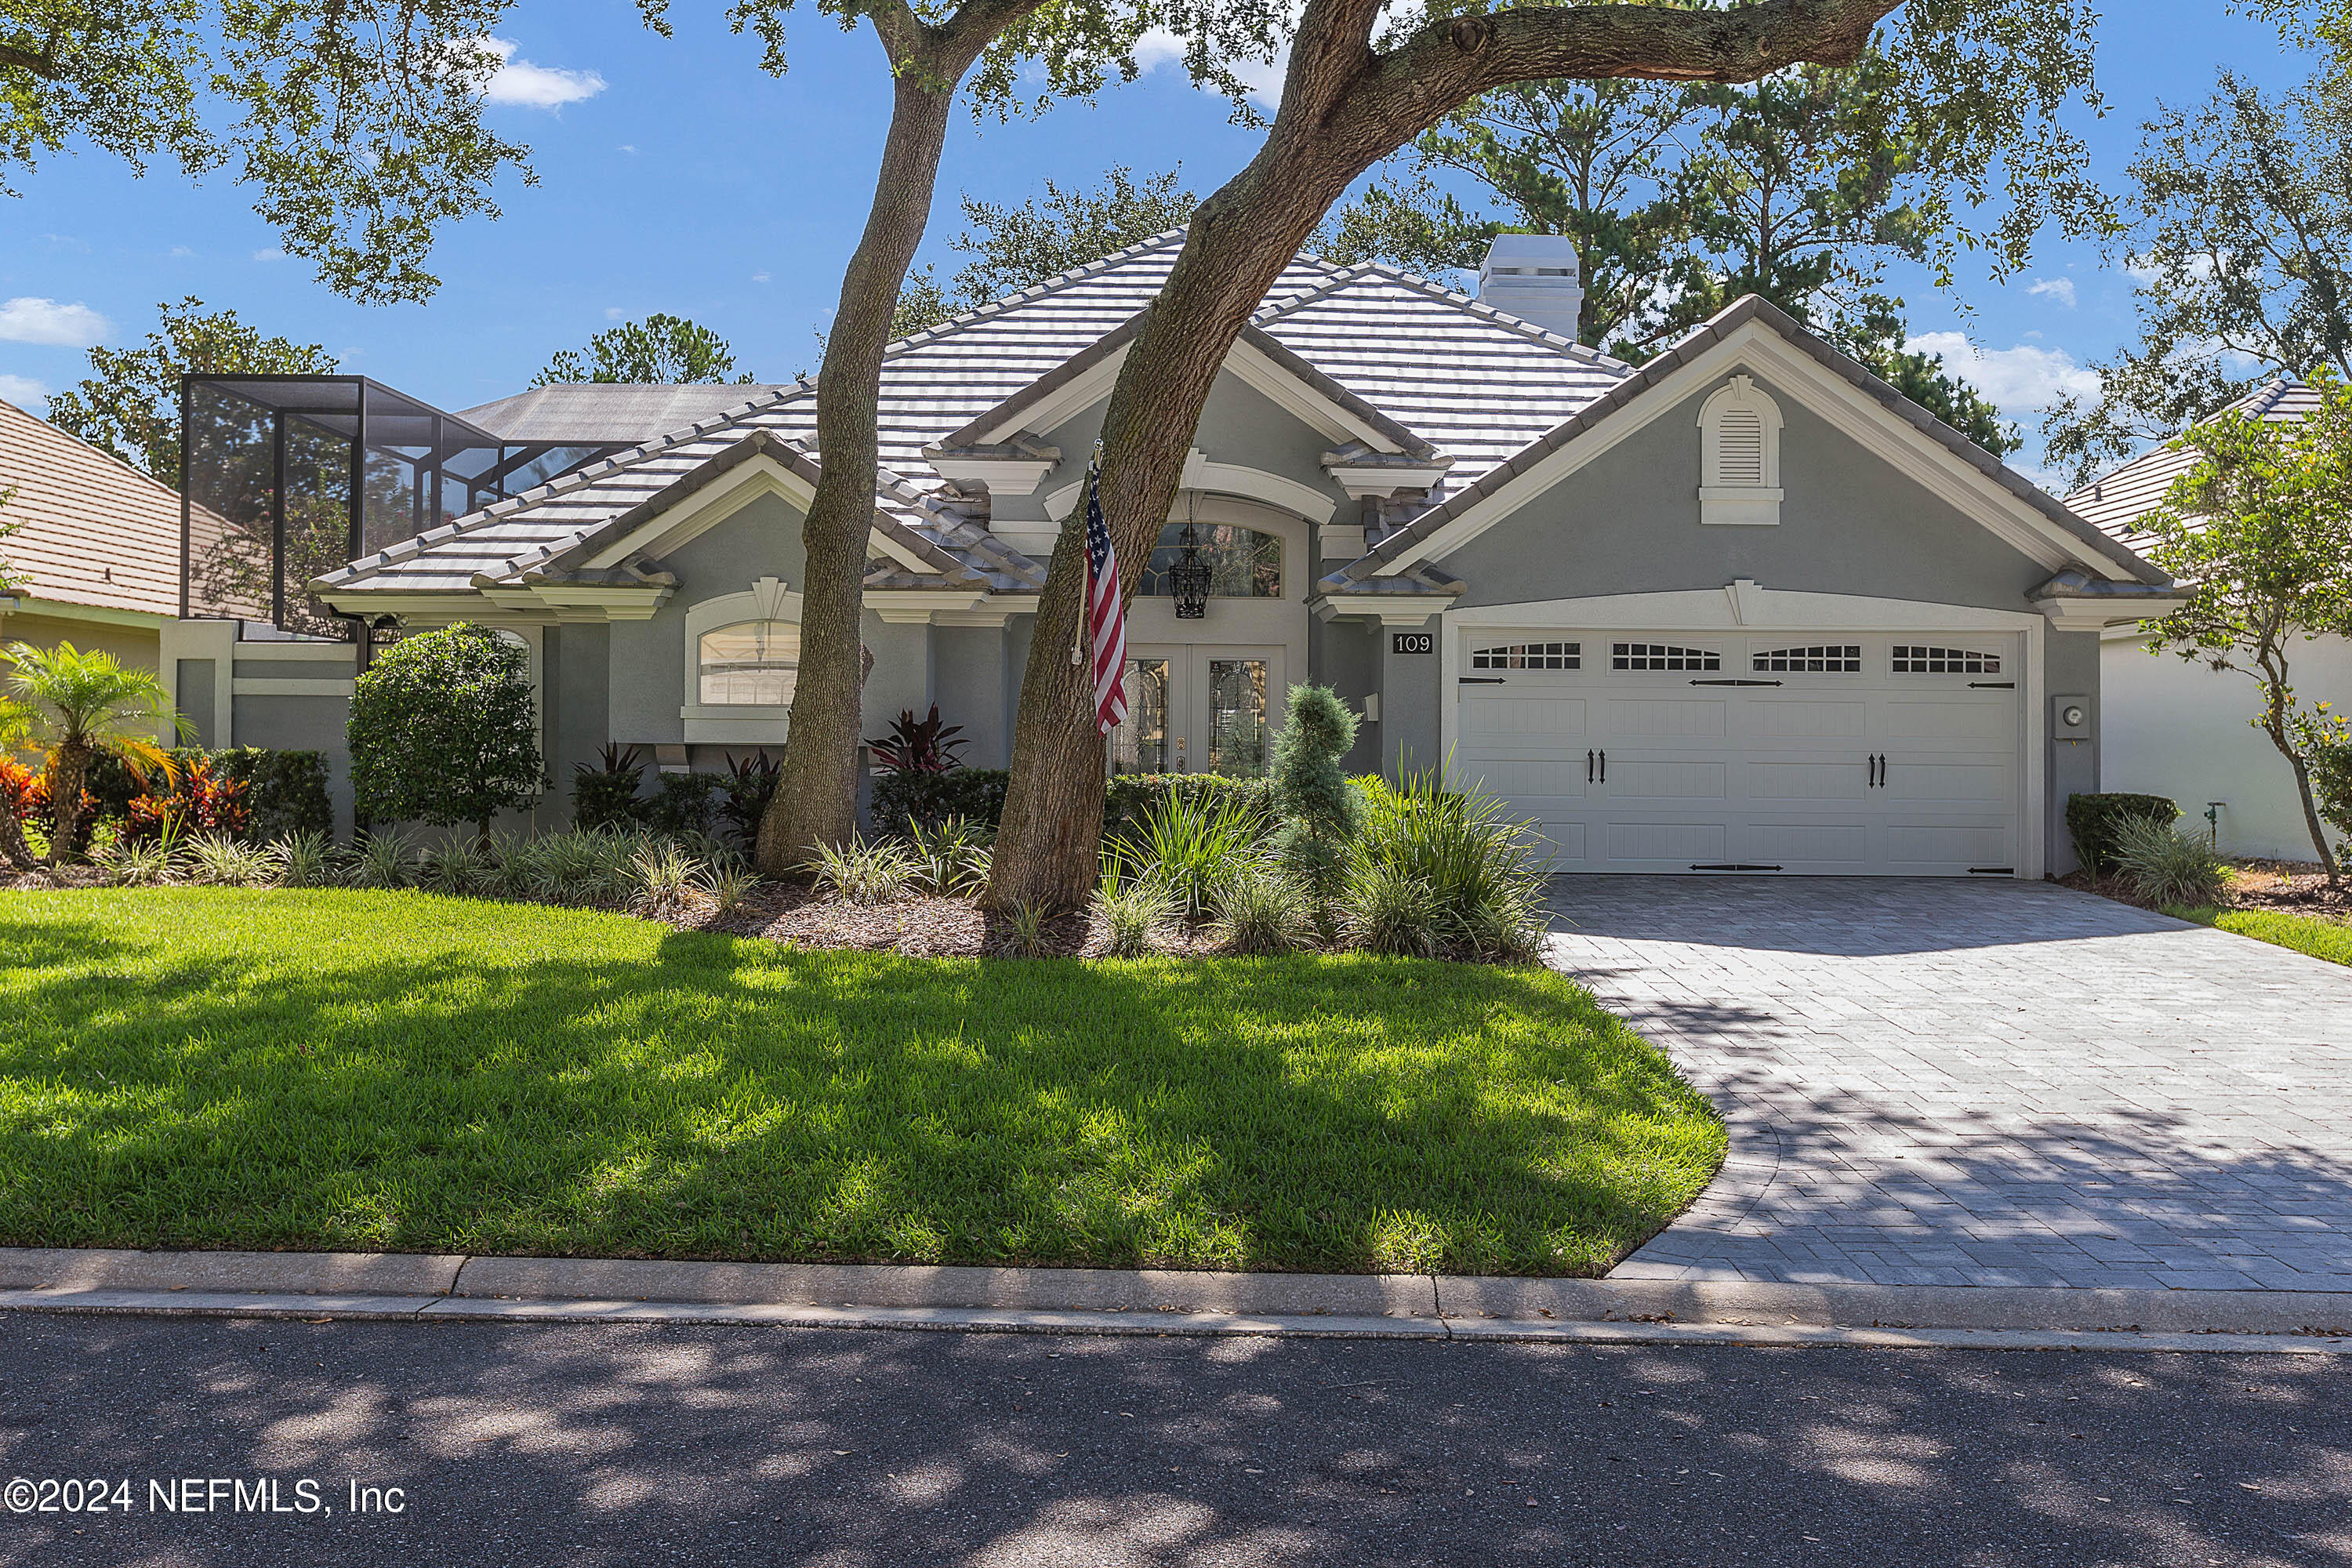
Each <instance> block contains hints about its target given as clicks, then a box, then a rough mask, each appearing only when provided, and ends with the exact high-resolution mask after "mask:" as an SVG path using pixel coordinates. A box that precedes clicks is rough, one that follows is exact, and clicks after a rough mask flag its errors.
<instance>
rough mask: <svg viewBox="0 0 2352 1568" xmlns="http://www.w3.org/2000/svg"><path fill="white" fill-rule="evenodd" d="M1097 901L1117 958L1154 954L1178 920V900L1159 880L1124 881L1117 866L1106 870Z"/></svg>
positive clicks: (1114, 955)
mask: <svg viewBox="0 0 2352 1568" xmlns="http://www.w3.org/2000/svg"><path fill="white" fill-rule="evenodd" d="M1095 898H1096V900H1097V902H1098V903H1099V904H1100V905H1101V906H1102V915H1103V924H1104V926H1105V927H1106V928H1108V931H1109V934H1110V951H1111V956H1112V957H1114V958H1140V957H1142V956H1143V955H1144V954H1145V953H1147V952H1150V951H1151V949H1152V945H1153V943H1154V942H1156V941H1157V940H1158V938H1159V936H1160V933H1161V931H1164V930H1165V929H1166V928H1167V926H1168V922H1169V921H1172V920H1174V919H1175V918H1176V904H1175V900H1172V899H1171V898H1170V897H1169V896H1168V889H1167V886H1166V885H1165V884H1164V883H1162V882H1161V881H1160V879H1159V878H1157V877H1129V878H1126V879H1122V878H1121V877H1120V876H1119V874H1118V867H1116V866H1108V867H1106V868H1104V871H1103V879H1102V886H1101V888H1100V889H1098V890H1097V892H1096V894H1095Z"/></svg>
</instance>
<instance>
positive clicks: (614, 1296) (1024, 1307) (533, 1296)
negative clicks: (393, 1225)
mask: <svg viewBox="0 0 2352 1568" xmlns="http://www.w3.org/2000/svg"><path fill="white" fill-rule="evenodd" d="M133 1300H136V1301H138V1302H140V1303H142V1305H137V1306H131V1305H128V1304H119V1303H129V1302H131V1301H133ZM197 1300H205V1301H208V1302H213V1301H243V1302H247V1303H253V1302H270V1303H278V1302H281V1301H282V1302H284V1303H286V1305H285V1306H284V1307H283V1310H287V1311H295V1310H298V1309H299V1310H301V1311H308V1312H312V1313H318V1312H331V1313H333V1314H335V1315H340V1316H356V1315H364V1314H366V1313H370V1312H381V1313H388V1314H390V1315H394V1316H413V1315H416V1314H418V1313H420V1312H427V1313H429V1315H434V1316H530V1315H537V1316H541V1317H547V1316H562V1317H565V1318H566V1319H567V1320H570V1321H585V1320H588V1319H594V1318H601V1319H605V1320H611V1319H613V1318H614V1316H615V1314H624V1313H627V1312H631V1311H640V1310H641V1311H642V1313H649V1314H655V1315H667V1316H668V1317H670V1318H672V1319H677V1318H678V1317H680V1316H681V1315H687V1316H691V1315H692V1314H693V1313H695V1312H698V1311H702V1310H716V1311H722V1312H726V1313H730V1314H735V1316H733V1317H730V1318H729V1319H727V1320H726V1321H774V1322H795V1323H801V1322H805V1323H808V1324H811V1325H814V1324H818V1323H832V1322H838V1321H846V1320H845V1319H844V1318H842V1317H840V1316H839V1315H841V1314H846V1315H848V1318H851V1319H855V1321H856V1323H857V1324H859V1325H861V1326H893V1325H897V1326H956V1327H964V1328H982V1327H987V1326H990V1325H991V1324H996V1325H1000V1326H1003V1325H1012V1324H1013V1323H1014V1322H1015V1321H1016V1320H1017V1321H1018V1322H1019V1323H1020V1324H1022V1325H1034V1326H1037V1327H1040V1328H1043V1327H1045V1326H1048V1325H1049V1324H1050V1323H1068V1324H1076V1323H1079V1322H1081V1321H1084V1322H1085V1323H1087V1324H1088V1325H1093V1324H1095V1323H1096V1321H1097V1320H1102V1321H1106V1322H1110V1323H1116V1324H1119V1325H1126V1326H1122V1327H1120V1328H1119V1329H1118V1331H1125V1332H1143V1333H1166V1332H1171V1331H1190V1330H1177V1329H1171V1327H1169V1325H1170V1324H1171V1322H1174V1321H1177V1320H1186V1321H1190V1320H1202V1321H1208V1320H1215V1321H1217V1322H1218V1323H1221V1324H1225V1325H1229V1326H1227V1327H1223V1328H1219V1329H1217V1330H1216V1331H1219V1332H1263V1331H1280V1332H1307V1331H1309V1329H1307V1328H1306V1327H1291V1326H1289V1325H1311V1324H1326V1325H1332V1326H1333V1327H1332V1329H1331V1331H1345V1332H1349V1333H1362V1332H1370V1331H1373V1326H1377V1327H1378V1329H1379V1331H1381V1332H1383V1333H1394V1334H1400V1335H1405V1336H1410V1337H1420V1338H1428V1337H1433V1336H1448V1335H1450V1336H1452V1337H1456V1338H1497V1337H1506V1338H1507V1337H1525V1336H1533V1337H1538V1338H1560V1337H1576V1336H1573V1335H1570V1334H1569V1333H1568V1331H1570V1330H1577V1331H1599V1330H1606V1331H1608V1332H1609V1334H1610V1335H1611V1336H1614V1337H1616V1338H1619V1339H1622V1336H1624V1335H1626V1334H1629V1333H1643V1332H1650V1331H1657V1332H1660V1333H1664V1334H1665V1337H1664V1338H1663V1339H1659V1340H1656V1341H1655V1342H1685V1339H1686V1336H1687V1333H1688V1331H1693V1330H1696V1329H1702V1328H1703V1329H1707V1330H1710V1331H1719V1332H1722V1333H1726V1334H1728V1333H1729V1332H1730V1331H1735V1330H1738V1331H1759V1332H1760V1331H1766V1330H1770V1331H1774V1332H1776V1333H1777V1332H1780V1331H1810V1330H1829V1331H1837V1332H1839V1333H1843V1334H1849V1335H1850V1334H1853V1333H1859V1332H1864V1331H1885V1332H1895V1333H1898V1334H1914V1335H1916V1334H1919V1333H1942V1332H1967V1333H1974V1334H1983V1333H2028V1334H2042V1335H2047V1334H2053V1333H2057V1334H2072V1335H2074V1336H2077V1337H2080V1336H2082V1335H2084V1334H2091V1335H2095V1336H2096V1337H2097V1338H2098V1339H2099V1340H2100V1341H2101V1342H2112V1341H2113V1340H2114V1339H2115V1337H2116V1336H2117V1335H2119V1334H2124V1333H2131V1334H2137V1335H2142V1336H2161V1335H2189V1336H2195V1337H2199V1338H2203V1337H2207V1336H2212V1335H2216V1334H2221V1335H2234V1336H2245V1335H2253V1336H2258V1337H2261V1336H2271V1337H2275V1336H2287V1337H2288V1338H2290V1339H2293V1340H2295V1341H2299V1342H2305V1343H2309V1342H2311V1341H2313V1340H2314V1339H2315V1338H2317V1337H2320V1336H2326V1335H2352V1292H2346V1291H2273V1290H2158V1289H2148V1290H2116V1289H2056V1288H2050V1287H2042V1286H2030V1287H2011V1286H1984V1287H1949V1286H1900V1285H1845V1284H1819V1285H1788V1284H1751V1283H1745V1282H1741V1281H1737V1280H1728V1281H1685V1280H1656V1279H1487V1278H1471V1277H1462V1276H1454V1275H1427V1274H1391V1275H1353V1274H1337V1275H1329V1274H1241V1273H1215V1272H1209V1271H1205V1270H1204V1271H1197V1272H1196V1271H1187V1270H1177V1269H1113V1268H1101V1269H1096V1268H929V1267H923V1266H917V1265H900V1264H800V1263H695V1262H667V1261H662V1260H658V1259H638V1258H478V1257H467V1256H463V1255H459V1254H409V1253H317V1252H161V1251H135V1250H127V1249H100V1248H86V1249H85V1248H73V1247H0V1306H15V1307H36V1306H38V1307H45V1308H48V1309H53V1310H54V1309H58V1308H61V1307H64V1306H66V1305H67V1304H68V1303H76V1302H78V1303H82V1304H83V1305H82V1306H81V1307H80V1308H79V1309H78V1310H121V1311H134V1310H136V1311H153V1310H173V1306H174V1302H175V1301H177V1302H179V1303H182V1304H185V1303H190V1302H194V1301H197ZM101 1303H104V1304H105V1305H103V1306H101ZM205 1310H227V1309H226V1308H221V1307H214V1308H207V1309H205ZM255 1310H260V1309H258V1308H257V1309H255ZM269 1310H280V1309H279V1308H278V1307H277V1306H272V1307H270V1308H269ZM907 1314H914V1315H916V1317H907V1316H906V1315H907ZM943 1315H944V1316H943ZM959 1315H961V1316H959ZM918 1317H919V1318H920V1320H921V1321H919V1322H918V1321H917V1318H918ZM902 1318H903V1320H904V1321H903V1322H902V1321H901V1320H902ZM950 1318H956V1319H957V1321H955V1322H954V1323H952V1324H950V1323H949V1321H948V1320H949V1319H950ZM967 1320H968V1321H967ZM983 1320H985V1321H983ZM711 1321H719V1320H716V1319H714V1320H711ZM1243 1323H1252V1324H1280V1325H1285V1326H1284V1327H1281V1328H1279V1329H1273V1330H1268V1329H1244V1328H1240V1327H1234V1326H1230V1325H1238V1324H1243ZM1341 1323H1346V1324H1349V1325H1351V1326H1350V1327H1349V1328H1346V1329H1344V1330H1342V1329H1339V1328H1338V1327H1337V1325H1339V1324H1341ZM1069 1331H1083V1332H1099V1331H1111V1330H1109V1329H1105V1328H1101V1327H1094V1326H1089V1327H1086V1328H1073V1329H1071V1330H1069ZM1667 1331H1671V1332H1667ZM1776 1342H1794V1341H1776Z"/></svg>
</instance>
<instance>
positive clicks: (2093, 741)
mask: <svg viewBox="0 0 2352 1568" xmlns="http://www.w3.org/2000/svg"><path fill="white" fill-rule="evenodd" d="M2043 657H2044V659H2045V660H2046V663H2047V666H2048V668H2047V670H2046V673H2047V674H2048V676H2049V678H2050V679H2049V689H2048V694H2047V696H2046V697H2045V698H2044V703H2045V705H2046V711H2045V712H2044V714H2043V715H2042V723H2043V724H2044V726H2046V730H2045V733H2046V734H2047V735H2048V737H2049V739H2048V740H2047V742H2045V744H2046V745H2047V746H2048V748H2049V752H2048V763H2047V764H2046V765H2047V770H2048V771H2047V773H2045V775H2044V776H2045V777H2046V778H2047V779H2048V780H2049V784H2050V788H2049V791H2048V793H2047V795H2045V796H2044V797H2043V800H2042V805H2043V818H2044V821H2043V826H2042V834H2043V842H2044V843H2045V844H2046V845H2047V846H2048V847H2049V855H2050V866H2049V868H2050V874H2051V875H2052V876H2053V877H2063V876H2064V875H2065V874H2066V873H2067V872H2069V871H2072V870H2074V869H2075V868H2077V867H2079V866H2080V865H2081V864H2082V862H2081V861H2080V860H2078V859H2076V858H2075V856H2074V837H2073V836H2072V835H2071V834H2069V833H2068V832H2067V831H2066V797H2067V796H2069V795H2089V794H2092V793H2094V792H2095V791H2096V790H2097V789H2098V787H2099V741H2098V735H2099V634H2098V633H2096V632H2052V633H2051V634H2050V636H2049V639H2048V645H2047V652H2046V653H2045V654H2044V656H2043ZM2077 697H2079V698H2086V699H2088V701H2089V707H2090V710H2091V714H2090V718H2091V721H2090V724H2089V726H2088V729H2089V731H2090V732H2089V735H2088V736H2087V737H2086V738H2084V739H2082V740H2067V739H2063V738H2061V737H2060V735H2059V733H2058V728H2059V726H2058V713H2057V710H2058V708H2059V706H2060V704H2061V703H2062V702H2063V701H2064V700H2066V699H2068V698H2077Z"/></svg>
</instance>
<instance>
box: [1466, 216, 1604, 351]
mask: <svg viewBox="0 0 2352 1568" xmlns="http://www.w3.org/2000/svg"><path fill="white" fill-rule="evenodd" d="M1478 298H1479V299H1480V300H1482V301H1484V302H1485V303H1486V304H1489V305H1492V306H1494V307H1495V309H1496V310H1506V311H1508V312H1509V313H1510V314H1512V315H1514V316H1517V317H1518V318H1519V320H1521V321H1531V322H1533V323H1534V324H1535V325H1537V326H1538V327H1541V328H1543V329H1544V330H1545V331H1551V332H1558V333H1559V335H1560V336H1561V337H1563V338H1573V337H1575V336H1576V319H1577V316H1578V314H1579V313H1580V312H1581V311H1582V310H1583V309H1584V286H1583V284H1582V283H1581V282H1580V280H1579V279H1578V273H1577V255H1576V241H1575V240H1574V239H1572V238H1570V237H1569V236H1567V235H1564V234H1498V235H1496V237H1495V238H1494V241H1493V243H1491V244H1490V245H1488V246H1487V247H1486V260H1485V261H1484V262H1482V263H1481V264H1480V265H1479V268H1478Z"/></svg>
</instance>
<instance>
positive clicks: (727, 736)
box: [677, 577, 801, 746]
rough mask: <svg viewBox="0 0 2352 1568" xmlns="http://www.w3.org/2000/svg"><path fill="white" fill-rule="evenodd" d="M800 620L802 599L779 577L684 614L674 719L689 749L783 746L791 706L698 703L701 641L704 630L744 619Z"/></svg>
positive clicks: (788, 704)
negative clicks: (682, 686)
mask: <svg viewBox="0 0 2352 1568" xmlns="http://www.w3.org/2000/svg"><path fill="white" fill-rule="evenodd" d="M800 620H801V596H800V595H798V594H796V593H794V592H793V591H792V590H791V589H790V588H787V587H786V586H785V585H784V584H783V582H782V579H781V578H776V577H762V578H761V579H759V581H757V582H755V583H753V584H751V588H750V589H749V590H748V591H746V592H744V593H740V594H721V595H719V596H718V597H717V598H715V599H705V600H703V601H702V602H701V603H700V604H698V605H691V606H689V607H688V610H687V612H686V690H685V695H684V701H683V702H682V703H681V704H680V706H679V708H678V710H677V716H678V718H679V719H681V720H683V721H685V723H686V742H687V744H688V745H697V744H704V745H728V744H733V745H739V746H756V745H782V743H783V739H784V731H785V729H786V726H787V725H788V724H789V722H790V721H791V717H792V710H793V705H792V704H791V703H789V702H781V703H759V704H752V703H731V702H730V703H709V702H705V701H703V700H702V638H703V635H704V634H705V633H707V632H715V631H717V630H719V628H720V627H722V626H740V625H741V624H742V623H744V622H746V621H789V622H791V623H792V624H793V625H794V626H798V625H799V624H800Z"/></svg>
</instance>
